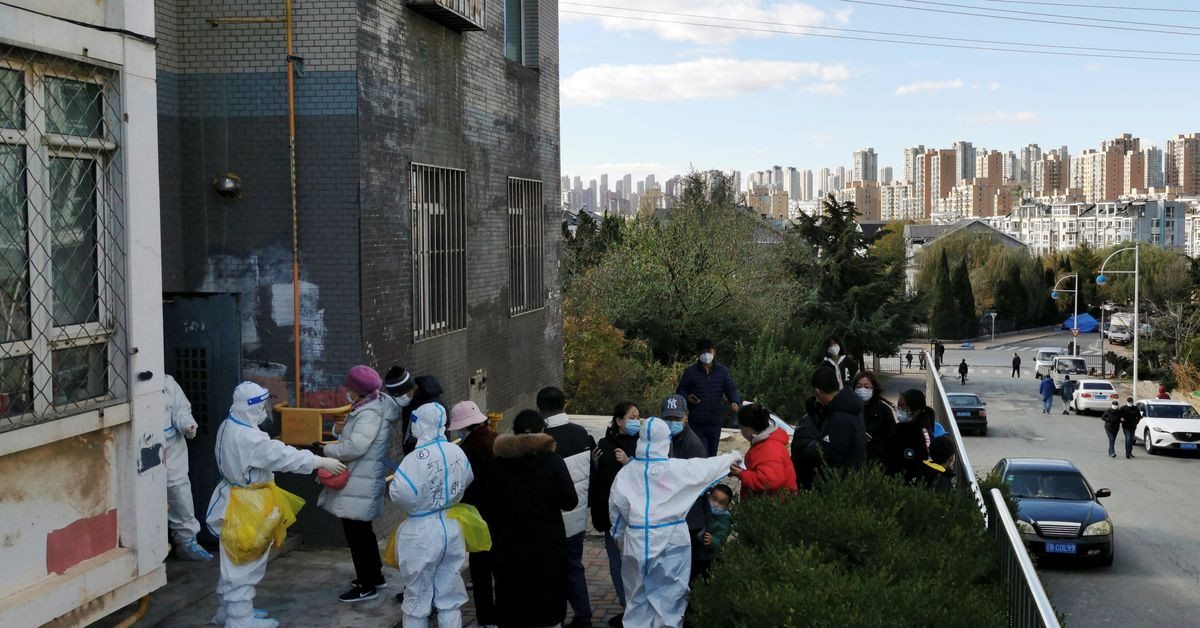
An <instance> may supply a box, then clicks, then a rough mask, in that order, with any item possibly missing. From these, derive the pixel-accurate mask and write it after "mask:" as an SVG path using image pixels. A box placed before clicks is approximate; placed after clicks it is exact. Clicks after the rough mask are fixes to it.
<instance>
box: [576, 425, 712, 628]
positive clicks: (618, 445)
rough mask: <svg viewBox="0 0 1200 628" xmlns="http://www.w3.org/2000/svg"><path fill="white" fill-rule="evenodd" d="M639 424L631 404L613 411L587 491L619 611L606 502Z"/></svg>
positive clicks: (617, 569)
mask: <svg viewBox="0 0 1200 628" xmlns="http://www.w3.org/2000/svg"><path fill="white" fill-rule="evenodd" d="M641 424H642V422H641V411H640V410H639V409H638V407H637V405H636V404H634V403H633V402H632V401H622V402H621V403H618V404H617V407H616V408H613V416H612V422H611V423H609V425H608V429H607V430H606V431H605V433H604V438H601V439H600V443H599V444H598V445H597V446H596V451H597V452H598V455H597V457H596V469H595V470H594V471H592V483H591V485H590V486H589V487H588V508H589V509H590V510H591V511H592V526H594V527H595V528H596V529H597V530H599V531H601V532H603V533H604V551H605V552H606V553H607V554H608V575H609V577H610V578H611V579H612V583H613V589H615V590H616V592H617V600H618V601H620V602H621V608H622V609H624V608H625V586H624V585H623V584H622V582H621V548H620V547H619V546H618V545H617V539H616V538H615V537H613V535H612V521H610V520H609V518H608V498H609V496H610V494H611V493H612V484H613V480H615V479H616V477H617V472H619V471H620V470H621V469H622V468H623V467H624V466H625V465H627V464H629V461H630V460H632V459H633V457H634V455H635V452H634V447H636V446H637V435H638V430H639V429H641ZM692 436H693V437H694V436H695V434H693V435H692ZM698 440H699V439H697V441H698ZM621 619H622V616H621V615H616V616H614V617H613V618H612V619H610V620H609V622H608V623H609V625H610V626H617V625H619V624H620V621H621Z"/></svg>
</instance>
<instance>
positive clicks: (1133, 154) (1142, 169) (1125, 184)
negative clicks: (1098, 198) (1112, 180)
mask: <svg viewBox="0 0 1200 628" xmlns="http://www.w3.org/2000/svg"><path fill="white" fill-rule="evenodd" d="M1124 161H1125V163H1124V167H1123V168H1122V175H1121V192H1122V193H1123V194H1126V195H1130V194H1136V193H1138V192H1141V193H1143V194H1144V193H1145V192H1146V191H1147V190H1146V153H1144V152H1142V151H1140V150H1131V151H1128V152H1126V153H1125V160H1124ZM1106 200H1108V199H1106ZM1112 200H1116V199H1112Z"/></svg>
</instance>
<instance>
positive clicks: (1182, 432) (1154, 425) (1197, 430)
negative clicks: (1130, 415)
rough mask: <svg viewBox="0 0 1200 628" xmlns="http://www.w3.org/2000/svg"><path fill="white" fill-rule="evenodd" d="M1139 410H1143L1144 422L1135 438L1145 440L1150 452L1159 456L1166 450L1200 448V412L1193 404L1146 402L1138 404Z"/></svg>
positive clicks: (1139, 425)
mask: <svg viewBox="0 0 1200 628" xmlns="http://www.w3.org/2000/svg"><path fill="white" fill-rule="evenodd" d="M1137 407H1138V409H1139V410H1141V411H1142V420H1141V421H1140V422H1139V423H1138V426H1137V429H1136V430H1135V431H1134V435H1135V436H1137V437H1138V438H1140V439H1141V440H1142V444H1143V445H1145V447H1146V453H1149V454H1156V453H1158V452H1159V451H1162V450H1163V449H1173V450H1177V451H1197V450H1198V449H1200V413H1197V412H1196V410H1195V409H1194V408H1192V405H1191V404H1189V403H1186V402H1183V401H1168V400H1165V399H1143V400H1141V401H1138V402H1137Z"/></svg>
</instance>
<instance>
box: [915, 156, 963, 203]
mask: <svg viewBox="0 0 1200 628" xmlns="http://www.w3.org/2000/svg"><path fill="white" fill-rule="evenodd" d="M957 156H958V154H957V151H955V150H954V149H931V150H928V151H926V152H925V189H924V190H923V195H924V196H923V198H922V201H923V203H924V211H925V215H926V216H928V215H929V214H930V213H931V212H932V211H933V204H934V203H935V202H937V200H938V199H943V198H946V196H948V195H949V194H950V190H952V189H954V182H955V176H957V168H956V162H957V161H958V159H957Z"/></svg>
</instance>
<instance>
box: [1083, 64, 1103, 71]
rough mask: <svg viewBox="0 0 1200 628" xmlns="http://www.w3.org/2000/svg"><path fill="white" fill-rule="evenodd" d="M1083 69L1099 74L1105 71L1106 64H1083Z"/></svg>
mask: <svg viewBox="0 0 1200 628" xmlns="http://www.w3.org/2000/svg"><path fill="white" fill-rule="evenodd" d="M1083 69H1085V70H1087V71H1088V72H1099V71H1101V70H1103V69H1104V64H1103V63H1100V62H1099V61H1091V62H1088V63H1085V64H1083Z"/></svg>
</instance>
